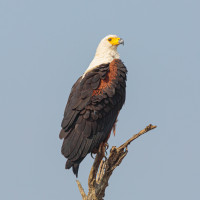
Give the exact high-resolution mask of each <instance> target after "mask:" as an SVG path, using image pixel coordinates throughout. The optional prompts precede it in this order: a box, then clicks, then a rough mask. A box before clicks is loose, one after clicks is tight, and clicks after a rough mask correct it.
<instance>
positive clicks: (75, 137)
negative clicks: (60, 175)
mask: <svg viewBox="0 0 200 200" xmlns="http://www.w3.org/2000/svg"><path fill="white" fill-rule="evenodd" d="M126 73H127V70H126V68H125V66H124V64H123V63H122V62H121V60H118V59H115V60H113V61H112V62H111V63H110V64H103V65H100V66H98V67H97V68H95V69H93V70H92V71H90V72H88V73H87V74H86V75H85V76H84V78H82V77H80V78H79V79H78V80H77V82H76V83H75V84H74V86H73V87H72V90H71V94H70V96H69V99H68V103H67V106H66V109H65V113H64V118H63V121H62V130H61V132H60V138H64V141H63V146H62V154H63V155H64V156H65V157H66V158H68V161H67V163H66V168H67V169H69V168H70V167H73V172H74V173H75V174H76V175H77V174H78V167H79V164H80V162H81V161H82V160H83V159H84V158H85V156H86V155H87V154H88V153H90V152H93V150H94V149H98V147H99V145H100V144H101V143H102V142H104V141H106V139H107V138H108V136H109V133H110V132H111V130H112V127H113V125H114V123H115V121H116V118H117V115H118V112H119V110H120V109H121V108H122V105H123V104H124V101H125V87H126Z"/></svg>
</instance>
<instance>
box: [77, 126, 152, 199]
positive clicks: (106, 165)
mask: <svg viewBox="0 0 200 200" xmlns="http://www.w3.org/2000/svg"><path fill="white" fill-rule="evenodd" d="M155 128H156V126H153V125H151V124H150V125H148V126H147V127H146V128H145V129H143V130H141V131H140V132H139V133H137V134H135V135H133V137H131V138H130V139H129V140H127V141H126V142H125V143H124V144H122V145H121V146H120V147H118V148H117V147H115V146H113V147H112V148H111V150H110V155H109V157H108V159H105V160H104V159H103V158H104V157H105V146H104V145H101V146H100V148H99V151H98V152H97V155H96V158H95V160H94V163H93V165H92V168H91V171H90V174H89V178H88V189H89V192H88V195H86V194H85V192H84V190H83V187H82V186H81V184H80V182H79V181H78V180H77V181H76V182H77V184H78V188H79V191H80V193H81V196H82V199H83V200H103V197H104V196H105V190H106V188H107V186H108V181H109V179H110V176H111V175H112V173H113V171H114V169H115V168H116V167H117V166H119V165H120V164H121V162H122V160H123V159H124V157H125V156H126V155H127V153H128V145H129V144H130V143H131V142H132V141H133V140H135V139H137V138H138V137H140V136H141V135H143V134H144V133H147V132H148V131H150V130H152V129H155Z"/></svg>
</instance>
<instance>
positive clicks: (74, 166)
mask: <svg viewBox="0 0 200 200" xmlns="http://www.w3.org/2000/svg"><path fill="white" fill-rule="evenodd" d="M79 164H80V163H73V162H72V161H70V160H67V162H66V165H65V169H70V168H71V167H72V171H73V173H74V174H75V175H76V178H77V177H78V169H79Z"/></svg>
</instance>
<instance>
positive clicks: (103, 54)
mask: <svg viewBox="0 0 200 200" xmlns="http://www.w3.org/2000/svg"><path fill="white" fill-rule="evenodd" d="M119 58H120V55H119V53H118V52H117V46H111V45H109V43H108V42H107V41H105V40H102V41H101V42H100V44H99V46H98V47H97V50H96V54H95V56H94V59H93V60H92V62H91V63H90V65H89V67H88V68H87V70H86V71H85V73H84V74H83V77H84V75H85V74H86V73H87V72H89V71H91V70H92V69H94V68H95V67H98V66H99V65H101V64H108V63H110V62H112V61H113V60H114V59H119Z"/></svg>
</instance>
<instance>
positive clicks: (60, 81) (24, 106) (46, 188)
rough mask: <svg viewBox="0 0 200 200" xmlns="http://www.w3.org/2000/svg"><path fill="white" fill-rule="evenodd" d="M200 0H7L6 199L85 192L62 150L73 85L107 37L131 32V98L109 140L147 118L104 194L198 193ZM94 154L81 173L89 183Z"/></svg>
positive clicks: (3, 36)
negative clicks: (63, 123)
mask: <svg viewBox="0 0 200 200" xmlns="http://www.w3.org/2000/svg"><path fill="white" fill-rule="evenodd" d="M199 9H200V1H198V0H196V1H195V0H167V1H161V0H160V1H159V0H130V1H118V0H115V1H112V0H110V1H105V0H101V1H96V0H85V1H66V0H57V1H52V0H1V1H0V94H1V96H0V122H1V123H0V124H1V126H0V132H1V139H0V169H1V170H0V190H1V192H0V199H4V200H12V199H15V200H27V199H28V200H36V199H37V200H55V199H56V200H66V199H67V200H68V199H75V200H78V199H81V196H80V194H79V191H78V188H77V185H76V182H75V180H76V178H75V176H74V175H73V173H72V171H71V170H70V171H66V170H65V169H64V166H65V158H64V157H63V156H62V155H61V153H60V148H61V144H62V141H60V140H59V138H58V134H59V131H60V123H61V120H62V117H63V112H64V108H65V104H66V102H67V99H68V95H69V92H70V90H71V86H72V84H73V83H74V82H75V81H76V79H77V78H78V77H79V76H81V75H82V74H83V73H84V71H85V70H86V68H87V67H88V65H89V63H90V62H91V60H92V58H93V56H94V53H95V50H96V47H97V45H98V43H99V41H100V40H101V39H102V38H103V37H105V36H106V35H108V34H117V35H118V36H119V37H122V38H123V39H124V41H125V46H124V47H123V46H120V47H119V48H118V49H119V53H120V55H121V59H122V60H123V61H124V63H125V65H126V66H127V68H128V82H127V99H126V103H125V106H124V107H123V109H122V111H121V113H120V116H119V122H118V124H117V132H116V137H113V136H112V137H111V138H110V140H109V144H110V146H112V145H116V146H118V145H120V144H121V143H123V142H124V141H126V140H127V139H128V138H129V137H131V136H132V135H133V134H134V133H137V132H138V131H139V130H141V129H143V128H144V127H145V126H146V125H148V124H149V123H152V124H154V125H157V126H158V128H157V129H156V130H153V131H151V132H149V133H148V134H146V135H144V136H142V137H140V138H139V139H138V140H136V141H135V142H134V143H133V144H131V146H130V147H129V154H128V155H127V157H126V158H125V159H124V161H123V163H122V164H121V165H120V167H118V168H117V169H116V170H115V172H114V174H113V175H112V177H111V179H110V181H109V187H108V188H107V190H106V198H105V199H107V200H108V199H109V200H112V199H116V200H120V199H137V200H145V199H151V200H160V199H162V200H169V199H171V200H176V199H181V200H188V199H195V200H196V199H200V192H199V189H200V188H199V187H200V156H199V154H200V146H199V141H200V131H199V125H200V117H199V115H200V105H199V102H200V78H199V75H200V60H199V56H200V26H199V19H200V12H199ZM92 162H93V159H92V158H91V157H90V156H88V157H87V158H86V159H85V160H84V161H83V162H82V164H81V166H80V170H79V177H78V179H79V180H80V182H81V183H82V185H83V186H84V188H85V190H86V191H87V177H88V174H89V170H90V168H91V165H92Z"/></svg>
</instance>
